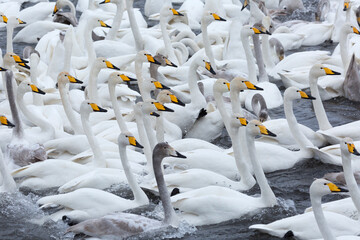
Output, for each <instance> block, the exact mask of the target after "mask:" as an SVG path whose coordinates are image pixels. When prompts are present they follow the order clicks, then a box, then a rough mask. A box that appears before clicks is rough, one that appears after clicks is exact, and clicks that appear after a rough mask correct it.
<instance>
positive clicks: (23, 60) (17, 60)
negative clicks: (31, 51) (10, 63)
mask: <svg viewBox="0 0 360 240" xmlns="http://www.w3.org/2000/svg"><path fill="white" fill-rule="evenodd" d="M11 56H12V57H13V58H14V60H15V62H16V63H29V61H27V60H25V59H22V58H21V57H19V56H18V55H11Z"/></svg>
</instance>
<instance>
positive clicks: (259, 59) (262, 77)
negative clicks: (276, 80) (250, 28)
mask: <svg viewBox="0 0 360 240" xmlns="http://www.w3.org/2000/svg"><path fill="white" fill-rule="evenodd" d="M252 38H253V43H254V52H255V59H256V64H257V65H258V68H259V82H268V81H269V77H268V75H267V73H266V70H265V64H264V59H263V54H262V52H261V47H260V36H259V35H258V34H254V35H253V36H252Z"/></svg>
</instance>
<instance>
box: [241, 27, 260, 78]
mask: <svg viewBox="0 0 360 240" xmlns="http://www.w3.org/2000/svg"><path fill="white" fill-rule="evenodd" d="M241 42H242V45H243V47H244V51H245V55H246V61H247V66H248V77H249V81H250V82H252V83H254V84H255V83H257V79H256V66H255V60H254V57H253V55H252V53H251V50H250V43H249V36H248V35H246V34H241Z"/></svg>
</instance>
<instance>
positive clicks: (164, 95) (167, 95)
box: [156, 90, 185, 107]
mask: <svg viewBox="0 0 360 240" xmlns="http://www.w3.org/2000/svg"><path fill="white" fill-rule="evenodd" d="M156 100H158V101H159V102H161V103H174V104H177V105H180V106H183V107H184V106H185V103H183V102H181V101H180V100H179V99H178V98H177V97H176V96H175V95H174V94H173V93H172V92H170V91H169V90H162V91H161V92H160V93H159V94H158V95H157V98H156Z"/></svg>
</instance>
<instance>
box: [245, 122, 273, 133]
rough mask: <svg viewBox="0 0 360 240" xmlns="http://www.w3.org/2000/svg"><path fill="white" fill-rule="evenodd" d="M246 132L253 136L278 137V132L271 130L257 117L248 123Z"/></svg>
mask: <svg viewBox="0 0 360 240" xmlns="http://www.w3.org/2000/svg"><path fill="white" fill-rule="evenodd" d="M246 132H247V133H248V134H251V135H252V136H253V137H256V136H261V135H265V136H270V137H276V134H274V133H272V132H271V131H269V130H268V129H267V128H266V127H265V126H264V125H263V124H262V123H261V122H260V121H258V120H255V119H254V120H251V121H250V122H248V123H247V125H246Z"/></svg>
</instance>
